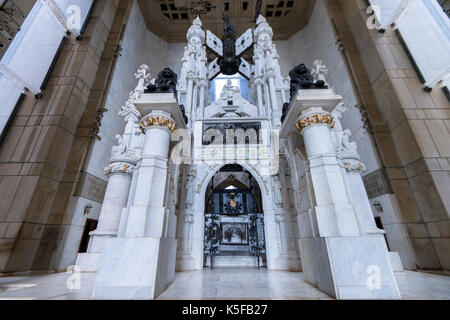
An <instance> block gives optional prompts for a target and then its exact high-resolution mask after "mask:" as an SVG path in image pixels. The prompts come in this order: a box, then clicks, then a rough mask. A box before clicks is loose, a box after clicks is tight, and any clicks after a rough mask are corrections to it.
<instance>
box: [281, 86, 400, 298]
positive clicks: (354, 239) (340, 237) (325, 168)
mask: <svg viewBox="0 0 450 320" xmlns="http://www.w3.org/2000/svg"><path fill="white" fill-rule="evenodd" d="M341 100H342V98H341V97H340V96H338V95H336V94H334V92H333V91H332V90H328V89H323V90H300V92H299V94H298V96H297V98H296V100H295V102H294V104H293V105H292V107H291V109H290V110H289V112H288V114H287V117H286V120H285V123H284V126H283V129H282V132H281V137H287V136H288V135H289V134H290V133H292V132H293V131H297V132H299V133H300V134H301V135H302V136H303V139H304V144H305V149H306V153H307V157H308V164H309V171H310V176H311V182H312V187H313V192H314V195H313V199H314V208H313V209H312V210H310V212H309V215H308V216H303V217H300V219H299V224H300V229H301V230H311V232H310V234H306V233H305V234H301V235H300V236H301V239H300V240H299V245H300V252H301V260H302V264H303V271H304V274H305V279H306V280H307V281H308V282H310V283H312V284H313V285H316V286H317V287H318V288H319V289H320V290H322V291H323V292H325V293H327V294H329V295H332V296H334V297H336V298H338V299H398V298H400V293H399V290H398V287H397V284H396V281H395V277H394V273H393V270H392V267H391V263H390V259H389V255H388V251H387V247H386V243H385V241H384V238H383V236H382V234H381V233H380V234H367V232H366V230H363V229H362V228H361V224H360V223H358V213H357V212H356V211H355V207H354V206H353V203H352V194H351V193H350V192H349V191H348V188H347V187H346V186H347V185H346V183H348V180H347V177H346V175H345V171H343V170H342V167H341V163H340V161H339V159H338V157H337V155H336V145H335V144H334V143H333V140H332V137H331V128H332V127H333V125H334V119H333V116H332V114H331V112H332V111H333V109H334V108H335V107H336V105H337V104H338V103H339V102H340V101H341ZM353 196H354V195H353ZM358 197H359V196H358ZM366 197H367V196H366ZM367 201H368V199H367ZM365 218H367V217H365ZM302 224H305V225H306V224H307V225H308V226H305V225H303V226H302Z"/></svg>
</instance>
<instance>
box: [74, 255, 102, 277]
mask: <svg viewBox="0 0 450 320" xmlns="http://www.w3.org/2000/svg"><path fill="white" fill-rule="evenodd" d="M100 255H101V254H100V253H89V252H88V253H79V254H78V256H77V262H76V264H75V265H76V266H77V267H78V268H79V270H80V272H85V273H95V272H97V271H98V266H99V263H100Z"/></svg>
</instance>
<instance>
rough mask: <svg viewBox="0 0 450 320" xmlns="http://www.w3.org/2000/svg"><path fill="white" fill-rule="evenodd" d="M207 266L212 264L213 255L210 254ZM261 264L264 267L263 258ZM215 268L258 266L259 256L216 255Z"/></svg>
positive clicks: (214, 259)
mask: <svg viewBox="0 0 450 320" xmlns="http://www.w3.org/2000/svg"><path fill="white" fill-rule="evenodd" d="M206 266H207V267H210V266H211V257H209V256H208V258H207V260H206ZM260 266H261V267H263V266H264V265H263V261H262V258H260ZM213 267H214V268H258V257H254V256H224V255H221V256H215V257H214V258H213Z"/></svg>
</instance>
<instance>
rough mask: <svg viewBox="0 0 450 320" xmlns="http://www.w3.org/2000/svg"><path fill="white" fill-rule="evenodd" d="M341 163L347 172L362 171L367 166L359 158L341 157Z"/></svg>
mask: <svg viewBox="0 0 450 320" xmlns="http://www.w3.org/2000/svg"><path fill="white" fill-rule="evenodd" d="M341 163H342V165H343V167H344V168H345V170H346V171H347V172H359V173H364V172H365V171H366V170H367V168H366V166H365V165H364V163H362V162H361V161H360V160H359V159H357V158H353V159H352V158H346V159H342V160H341Z"/></svg>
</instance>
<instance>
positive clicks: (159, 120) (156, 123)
mask: <svg viewBox="0 0 450 320" xmlns="http://www.w3.org/2000/svg"><path fill="white" fill-rule="evenodd" d="M149 127H166V128H167V129H169V130H170V131H172V132H173V131H175V130H176V128H177V124H176V123H175V121H173V120H172V119H169V118H166V117H164V116H163V115H148V116H147V117H145V118H144V119H142V120H141V121H140V122H139V128H140V129H141V130H142V133H144V134H145V130H146V129H147V128H149Z"/></svg>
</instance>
